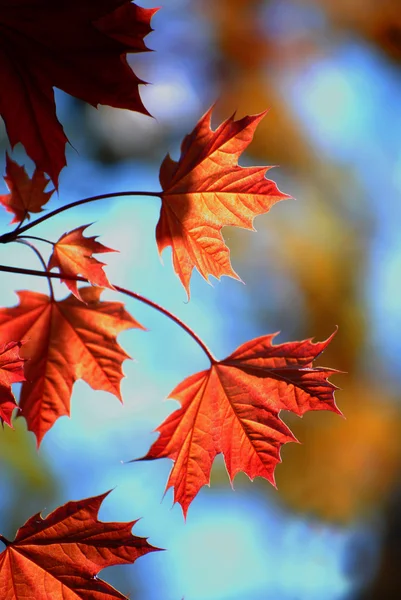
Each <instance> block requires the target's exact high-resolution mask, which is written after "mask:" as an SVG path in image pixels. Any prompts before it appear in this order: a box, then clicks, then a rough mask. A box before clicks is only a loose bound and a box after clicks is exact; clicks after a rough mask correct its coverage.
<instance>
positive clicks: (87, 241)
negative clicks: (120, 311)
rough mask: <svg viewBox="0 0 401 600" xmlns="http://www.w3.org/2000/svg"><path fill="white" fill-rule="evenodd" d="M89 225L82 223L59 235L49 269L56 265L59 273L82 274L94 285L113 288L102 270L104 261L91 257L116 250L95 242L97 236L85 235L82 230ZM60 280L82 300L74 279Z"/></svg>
mask: <svg viewBox="0 0 401 600" xmlns="http://www.w3.org/2000/svg"><path fill="white" fill-rule="evenodd" d="M89 226H90V225H82V226H81V227H77V228H76V229H74V230H73V231H70V232H68V233H65V234H64V235H62V236H61V238H60V239H59V241H58V242H57V243H56V244H55V245H54V248H53V254H52V255H51V257H50V260H49V269H53V268H55V267H56V268H57V267H58V268H59V269H60V273H61V274H65V275H72V276H74V275H75V276H77V275H82V276H83V277H85V278H86V279H87V280H88V281H89V282H90V283H93V284H94V285H98V286H100V287H108V288H111V289H114V288H113V286H112V285H111V283H110V282H109V280H108V279H107V277H106V274H105V272H104V271H103V267H104V263H102V262H100V261H99V260H97V259H96V258H93V256H92V254H100V253H102V252H117V251H116V250H112V249H111V248H107V247H106V246H103V244H101V243H100V242H97V241H96V237H97V236H92V237H90V238H87V237H85V236H84V235H83V232H84V231H85V229H86V228H87V227H89ZM61 281H63V282H64V283H65V284H66V285H67V287H68V289H69V290H70V291H71V292H72V293H73V294H74V296H76V297H77V298H78V300H82V298H81V295H80V293H79V290H78V287H77V282H76V281H73V280H71V279H62V280H61Z"/></svg>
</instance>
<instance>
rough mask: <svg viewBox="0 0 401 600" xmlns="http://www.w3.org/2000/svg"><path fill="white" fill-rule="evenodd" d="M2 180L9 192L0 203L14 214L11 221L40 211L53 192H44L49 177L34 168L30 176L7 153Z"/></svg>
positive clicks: (0, 196) (13, 221) (17, 221)
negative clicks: (4, 173)
mask: <svg viewBox="0 0 401 600" xmlns="http://www.w3.org/2000/svg"><path fill="white" fill-rule="evenodd" d="M0 102H1V100H0ZM4 180H5V182H6V184H7V187H8V189H9V190H10V193H9V194H2V195H0V203H1V204H2V205H3V206H4V208H5V209H6V210H7V211H8V212H10V213H13V214H14V218H13V220H12V221H11V223H19V222H21V221H23V220H24V219H25V218H27V219H29V218H30V214H29V213H39V212H42V210H43V205H44V204H46V203H47V202H48V201H49V200H50V197H51V195H52V194H53V192H54V190H50V192H45V188H46V186H47V184H48V183H49V181H50V179H48V178H47V177H46V175H45V174H44V173H43V172H42V171H38V169H35V172H34V174H33V176H32V178H30V177H29V175H28V174H27V172H26V171H25V168H24V167H23V166H21V165H19V164H18V163H16V162H15V161H14V160H12V159H11V158H10V157H9V156H8V154H6V175H5V177H4Z"/></svg>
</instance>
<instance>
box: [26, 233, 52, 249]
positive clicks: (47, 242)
mask: <svg viewBox="0 0 401 600" xmlns="http://www.w3.org/2000/svg"><path fill="white" fill-rule="evenodd" d="M18 240H37V241H38V242H46V244H51V245H52V246H55V245H56V244H55V243H54V242H51V241H50V240H46V239H45V238H42V237H38V236H37V235H19V236H18ZM18 240H16V241H18Z"/></svg>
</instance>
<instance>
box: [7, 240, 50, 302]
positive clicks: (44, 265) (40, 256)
mask: <svg viewBox="0 0 401 600" xmlns="http://www.w3.org/2000/svg"><path fill="white" fill-rule="evenodd" d="M27 237H28V236H27ZM14 243H15V244H23V245H24V246H28V248H30V249H31V250H33V251H34V252H35V254H36V256H37V257H38V259H39V260H40V262H41V264H42V267H43V269H44V272H45V273H47V264H46V263H45V260H44V258H43V256H42V255H41V253H40V252H39V250H38V249H37V248H35V246H34V245H33V244H30V243H29V242H27V241H26V240H20V239H18V240H14ZM47 283H48V284H49V290H50V298H51V299H52V300H54V289H53V284H52V280H51V279H50V277H47Z"/></svg>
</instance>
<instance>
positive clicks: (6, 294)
mask: <svg viewBox="0 0 401 600" xmlns="http://www.w3.org/2000/svg"><path fill="white" fill-rule="evenodd" d="M141 5H142V6H146V7H151V6H153V5H154V2H151V1H148V0H146V1H145V0H141ZM153 26H154V29H155V32H154V33H152V34H151V35H150V36H149V37H148V45H149V46H150V47H151V48H153V49H154V50H155V52H154V53H148V54H146V55H142V56H140V55H138V56H135V57H132V58H131V59H130V60H132V65H133V66H134V68H135V70H136V72H137V73H138V74H140V76H141V77H142V78H143V79H144V80H146V81H149V82H151V85H148V86H146V87H143V88H142V97H143V99H144V103H145V105H146V106H147V108H148V109H149V111H150V112H151V113H152V114H153V115H154V117H155V119H153V120H152V119H150V118H147V117H144V116H141V115H137V114H135V113H129V112H127V111H119V110H115V109H109V108H107V107H100V108H99V110H95V109H93V108H91V107H88V106H86V105H84V104H82V103H80V102H79V101H77V100H75V99H73V98H70V97H68V96H66V95H65V94H62V93H58V92H57V98H58V109H59V116H60V118H61V120H62V122H63V123H64V125H65V129H66V132H67V134H68V136H69V138H70V140H71V142H72V144H73V146H74V148H72V147H71V148H69V149H68V165H69V166H68V168H67V169H65V170H64V172H63V173H62V177H61V184H60V190H59V196H58V197H57V196H54V198H53V200H52V205H53V207H55V206H58V205H61V204H64V203H66V202H68V201H73V200H77V199H79V198H82V197H85V196H88V195H93V194H97V193H103V192H107V191H110V192H112V191H117V190H130V189H131V190H158V189H159V185H158V168H159V165H160V162H161V160H162V159H163V157H164V155H165V154H166V152H167V151H170V152H171V153H172V155H173V156H174V157H175V158H176V157H177V155H178V152H179V144H180V140H181V139H182V137H183V136H184V135H185V134H186V133H188V132H189V131H191V130H192V128H193V127H194V125H195V123H196V121H197V120H198V118H199V117H200V116H201V114H203V112H204V111H205V110H206V109H207V108H208V107H209V106H210V105H211V104H212V103H214V102H216V100H217V103H216V108H215V113H214V122H215V124H217V123H219V122H220V121H221V120H222V119H223V118H225V117H227V116H228V115H230V114H231V113H232V112H233V111H235V110H236V111H237V114H238V116H239V117H241V116H243V115H245V114H252V113H255V112H259V111H261V110H264V109H265V108H270V112H269V114H268V115H267V117H266V118H265V119H264V121H263V122H262V123H261V124H260V126H259V129H258V132H257V135H256V136H255V140H254V142H253V144H252V146H251V147H250V149H249V152H248V153H247V154H246V155H245V156H244V157H243V159H242V164H243V165H246V164H269V165H279V166H280V168H279V169H275V170H273V171H271V175H272V177H273V178H274V179H276V180H277V181H278V182H279V185H280V187H281V189H282V190H283V191H285V192H287V193H289V194H291V195H293V196H294V197H295V198H296V199H297V201H296V202H295V201H287V202H282V203H280V204H278V205H277V206H275V207H274V208H273V209H272V211H271V213H269V214H268V215H265V216H261V217H258V218H257V220H256V223H255V225H256V228H257V230H258V233H257V234H255V233H252V232H249V231H241V230H234V229H232V228H226V229H225V230H224V235H225V239H226V240H227V242H228V244H229V246H230V248H231V251H232V261H233V265H234V268H235V270H236V271H237V272H238V273H239V274H240V275H241V277H242V279H243V280H244V282H245V283H246V285H241V284H240V283H238V282H236V281H234V280H229V279H228V278H223V280H222V281H221V282H220V283H217V282H212V283H213V287H212V286H209V285H207V283H206V282H204V281H203V280H202V279H201V278H200V277H199V276H198V275H197V274H194V276H193V279H192V299H191V301H190V302H189V303H188V302H186V296H185V292H184V289H183V288H182V287H181V285H180V283H179V281H178V279H177V277H176V276H175V275H174V273H173V270H172V266H171V257H170V253H169V251H166V252H165V254H164V255H163V261H164V266H163V265H162V264H161V262H160V260H159V257H158V255H157V251H156V245H155V240H154V228H155V225H156V222H157V219H158V212H159V201H158V200H157V199H156V198H155V199H153V198H145V197H144V198H132V199H126V198H125V199H117V200H115V199H114V200H106V201H104V202H102V203H96V204H90V205H85V206H82V207H80V208H79V209H76V210H75V211H71V212H68V213H63V215H62V216H61V215H60V216H59V217H57V218H56V219H54V221H52V222H47V223H46V224H43V225H42V226H40V229H39V228H38V229H37V231H36V233H37V235H41V236H43V237H47V238H49V239H51V240H53V241H56V240H57V239H58V237H59V236H60V235H61V234H62V233H64V232H65V231H68V230H70V229H72V228H74V227H77V226H78V225H81V224H84V223H92V222H95V224H94V225H93V226H92V227H91V229H90V232H91V234H92V235H96V234H99V235H100V234H101V238H100V240H101V241H102V242H103V243H104V244H106V245H107V246H109V247H112V248H116V249H118V250H119V251H120V253H121V254H111V255H110V256H107V255H106V256H105V257H101V258H105V260H106V261H107V263H108V267H107V274H108V276H109V278H110V280H111V281H114V282H116V283H118V284H120V285H123V286H126V287H129V288H131V289H133V290H135V291H137V292H140V293H142V294H144V295H146V296H148V297H150V298H152V299H153V300H155V301H157V302H159V303H161V304H163V305H164V306H166V307H167V308H169V309H170V310H172V311H173V312H175V313H176V314H177V315H178V316H180V317H181V318H182V319H183V320H184V321H185V322H187V323H188V324H190V325H191V326H192V327H193V328H194V329H195V330H196V331H197V333H198V334H199V335H200V336H201V337H202V338H203V339H204V340H205V341H206V342H207V343H208V344H209V345H210V347H211V348H212V349H213V351H214V352H215V353H216V354H217V355H218V356H219V357H221V358H223V357H224V356H226V355H227V354H228V353H231V352H232V351H233V350H234V349H235V347H236V346H237V345H239V344H240V343H243V342H244V341H246V340H248V339H250V338H251V337H254V336H257V335H262V334H264V333H268V332H273V331H277V330H281V335H280V337H279V341H287V340H291V339H301V338H304V337H310V336H315V338H316V339H318V340H321V339H324V338H326V337H327V336H328V335H330V334H331V333H332V331H333V330H334V328H335V327H336V326H338V327H339V331H338V334H337V336H336V338H335V339H334V341H333V343H332V344H331V347H330V348H329V349H328V350H327V351H326V353H325V354H324V355H323V356H322V357H321V359H320V364H323V365H325V366H331V367H335V368H337V369H340V370H343V371H346V374H344V375H341V376H337V377H336V378H335V382H336V383H337V384H338V385H340V386H341V387H342V388H343V389H342V390H341V391H339V392H338V393H337V402H338V405H339V407H340V408H341V410H342V411H343V412H344V415H345V417H346V420H343V419H341V418H339V417H338V416H336V415H334V414H331V413H327V414H322V413H314V414H309V415H306V416H305V417H304V418H303V419H302V420H300V419H297V418H291V416H290V415H284V418H285V420H286V422H287V423H289V424H290V426H291V428H292V429H293V431H294V432H295V435H296V436H297V437H298V439H299V440H300V441H301V442H302V444H301V445H299V444H289V445H287V446H286V447H285V448H284V449H283V452H282V456H283V463H282V464H281V465H279V466H278V468H277V471H276V474H277V484H278V491H276V490H274V489H273V488H272V487H271V486H270V485H269V484H268V483H267V482H265V481H262V480H256V481H255V482H254V483H250V482H249V480H248V479H247V478H246V477H245V476H243V475H239V476H238V477H237V478H236V480H235V492H233V491H232V490H231V488H230V485H229V482H228V478H227V474H226V471H225V467H224V463H223V460H222V459H221V457H220V458H219V459H218V460H217V461H216V463H215V465H214V468H213V472H212V485H211V488H210V489H209V488H204V489H202V491H201V492H200V494H199V495H198V497H197V498H196V499H195V501H194V502H193V504H192V506H191V508H190V510H189V515H188V521H187V523H186V524H184V522H183V518H182V514H181V511H180V508H179V507H178V506H175V507H174V508H173V509H172V508H171V505H172V493H171V491H170V492H168V493H167V494H166V496H165V498H164V500H163V501H162V497H163V492H164V486H165V482H166V479H167V475H168V472H169V470H170V467H171V463H170V461H168V460H163V461H156V462H153V463H152V462H151V463H128V461H130V460H131V459H133V458H138V457H140V456H143V455H144V454H145V453H146V452H147V450H148V448H149V446H150V444H151V442H152V441H153V440H154V439H155V438H156V434H155V433H152V431H153V429H154V428H155V427H156V426H157V425H158V424H159V423H160V422H161V421H162V420H163V419H164V418H165V417H166V416H167V415H168V414H169V413H170V412H172V411H173V410H174V409H175V408H176V406H177V405H176V403H175V402H174V401H168V402H163V399H164V398H165V397H166V396H167V394H168V393H169V392H170V391H171V389H172V388H173V387H174V386H175V385H176V384H177V383H178V382H179V381H180V380H181V379H183V378H184V377H185V376H187V375H189V374H191V373H193V372H196V371H198V370H200V369H203V368H205V367H206V362H205V358H204V356H203V355H202V352H201V351H200V349H199V348H198V347H197V346H196V345H195V344H194V342H193V340H191V339H190V338H189V337H188V336H186V335H185V333H184V332H182V331H180V330H179V329H178V328H177V327H176V326H175V325H174V324H173V323H171V322H169V321H168V320H166V319H165V318H163V317H162V316H161V315H159V314H158V313H155V312H152V311H151V310H150V309H149V308H147V307H145V306H143V305H140V304H139V303H134V302H128V303H127V308H128V309H129V310H130V311H131V313H132V314H133V315H134V316H135V318H137V319H138V320H139V321H140V322H142V323H143V324H144V325H145V326H146V327H147V328H148V329H149V331H148V332H142V331H134V332H127V333H124V334H122V335H121V336H120V338H119V341H120V342H121V344H122V345H123V347H124V348H125V349H127V351H128V352H129V353H130V355H131V356H133V357H134V359H135V361H132V362H131V361H129V362H126V363H125V365H124V371H125V373H126V375H127V378H126V379H125V380H124V381H123V384H122V391H123V397H124V399H125V404H124V406H121V405H120V404H119V403H118V401H117V400H116V399H115V398H113V397H111V396H109V395H108V394H106V393H102V392H94V391H92V390H91V389H90V388H89V386H87V385H86V384H84V383H83V382H79V383H77V384H76V385H75V388H74V393H73V398H72V419H67V418H62V419H60V420H59V421H58V422H57V423H56V425H55V426H54V427H53V429H52V430H51V431H50V433H48V434H47V436H46V438H45V440H44V441H43V444H42V446H41V449H40V451H39V453H37V452H36V449H35V443H34V439H33V435H32V434H30V433H28V432H27V431H26V427H25V424H24V422H23V421H22V419H21V420H18V421H17V423H16V428H15V430H14V431H11V430H9V429H8V428H5V429H4V430H3V431H1V432H0V462H1V484H0V485H1V495H0V530H1V532H2V533H3V534H4V535H6V536H7V537H12V536H13V535H14V533H15V530H16V528H17V527H18V526H19V525H21V524H22V523H23V522H24V520H25V519H26V518H27V517H28V516H30V515H31V514H33V513H34V512H37V511H41V510H44V512H45V514H46V513H47V512H49V511H50V510H52V509H54V508H55V507H56V506H57V505H59V504H61V503H64V502H66V501H68V500H70V499H79V498H83V497H86V496H92V495H95V494H98V493H101V492H104V491H105V490H107V489H110V488H115V489H114V491H113V493H112V494H111V495H110V496H109V497H108V498H107V500H106V501H105V503H104V506H103V508H102V511H101V518H102V519H103V520H131V519H135V518H138V517H143V518H142V520H141V521H140V522H139V523H138V524H137V525H136V526H135V529H134V532H135V533H137V534H138V535H144V536H149V541H150V542H151V543H153V544H154V545H156V546H160V547H163V548H167V549H168V551H167V552H163V553H157V554H154V555H150V556H147V557H145V558H142V559H140V560H139V561H138V562H137V563H136V564H135V565H133V566H127V567H124V568H122V567H115V568H110V569H107V570H106V571H104V572H103V573H102V577H104V578H105V579H107V580H108V581H110V582H111V583H112V584H114V585H116V586H117V587H118V589H120V590H121V591H123V592H125V593H126V594H127V595H129V597H130V598H131V599H132V600H134V599H135V598H138V599H139V598H141V600H159V599H160V600H161V599H163V600H179V599H181V598H183V597H185V600H248V599H249V600H251V599H252V600H269V599H274V600H301V599H302V600H303V599H305V600H313V599H316V600H317V599H319V600H321V599H322V598H325V599H328V600H329V599H333V600H334V599H360V600H365V599H366V600H367V599H376V598H377V599H387V598H389V599H392V598H395V599H396V598H399V597H400V596H401V570H400V558H401V510H400V502H399V500H400V474H401V465H400V462H401V442H400V426H401V422H400V386H401V379H400V360H399V356H400V350H401V343H400V339H401V336H400V330H401V311H400V308H399V306H400V291H401V290H400V273H401V237H400V235H399V228H400V212H401V210H400V203H399V201H398V196H399V195H400V190H401V4H400V2H399V0H382V1H381V2H377V1H375V0H364V2H363V3H362V2H360V1H359V0H292V1H291V0H288V1H286V0H219V1H218V2H213V1H212V0H169V2H168V3H166V5H165V6H163V7H162V9H161V10H160V11H159V13H157V14H156V16H155V17H154V20H153ZM2 144H3V147H4V148H5V147H6V139H5V135H4V133H3V134H2ZM14 156H15V157H17V158H20V159H21V160H24V158H23V153H22V152H21V149H17V151H16V152H15V154H14ZM25 162H26V164H27V165H28V166H29V161H25ZM4 191H5V187H4ZM0 220H1V228H2V231H5V230H6V228H7V226H8V222H9V215H8V214H7V213H5V212H4V214H3V213H2V214H1V215H0ZM43 250H45V248H43ZM29 252H30V251H29V249H28V248H24V247H21V246H19V245H16V244H15V245H13V246H7V247H3V248H0V253H1V256H0V261H1V262H2V263H3V264H13V265H19V266H28V267H32V268H38V264H37V262H35V261H36V260H37V259H36V258H35V256H34V255H32V256H31V255H30V253H29ZM16 289H32V290H38V291H44V292H46V290H47V284H46V281H39V280H36V279H34V278H28V277H20V276H16V275H7V274H5V273H3V274H2V283H1V297H0V299H1V304H2V305H3V306H11V305H14V304H15V302H16V297H15V294H14V290H16ZM56 290H57V294H59V297H60V298H61V297H63V296H65V295H66V290H65V289H63V287H62V286H61V285H59V284H56ZM104 298H106V299H107V298H113V299H115V295H114V294H113V293H112V292H110V291H107V292H105V293H104ZM121 300H122V301H124V299H123V298H122V299H121ZM127 463H128V464H127Z"/></svg>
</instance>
